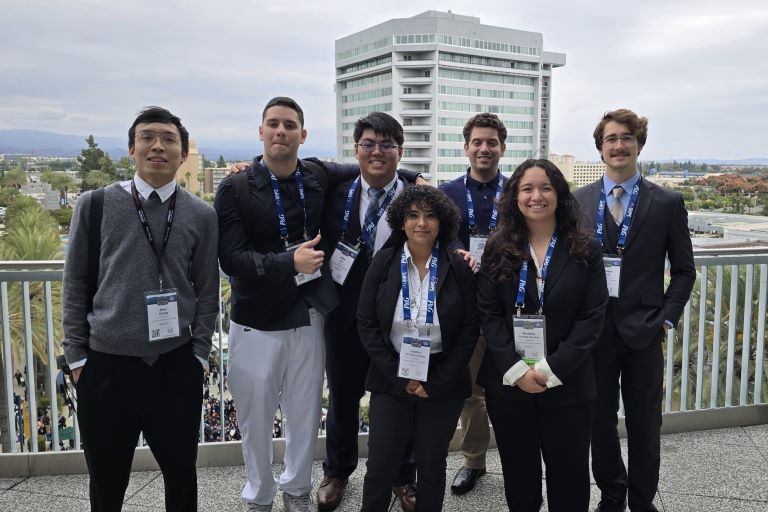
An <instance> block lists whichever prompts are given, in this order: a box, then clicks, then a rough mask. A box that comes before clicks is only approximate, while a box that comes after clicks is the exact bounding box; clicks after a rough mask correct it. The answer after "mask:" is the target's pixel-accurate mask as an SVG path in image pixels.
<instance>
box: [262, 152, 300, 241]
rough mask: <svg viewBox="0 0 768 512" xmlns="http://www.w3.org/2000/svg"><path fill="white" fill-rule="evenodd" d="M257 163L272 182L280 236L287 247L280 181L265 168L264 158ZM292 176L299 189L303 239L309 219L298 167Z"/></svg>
mask: <svg viewBox="0 0 768 512" xmlns="http://www.w3.org/2000/svg"><path fill="white" fill-rule="evenodd" d="M259 164H261V166H262V167H263V168H264V170H265V171H267V172H268V173H269V181H270V183H271V184H272V193H273V195H274V196H275V210H277V222H278V223H279V224H280V238H281V239H282V240H283V243H284V244H285V246H286V247H288V222H287V221H286V218H285V210H283V202H282V200H281V199H280V182H279V181H278V180H277V177H276V176H275V175H274V174H272V171H270V170H269V169H268V168H267V164H265V163H264V160H259ZM293 177H294V179H295V180H296V188H297V189H298V191H299V201H300V202H301V208H302V210H304V240H307V239H308V238H309V237H308V236H307V224H308V223H309V221H308V220H307V205H306V204H305V199H304V179H303V178H302V177H301V171H300V169H299V168H298V167H297V168H296V172H294V173H293Z"/></svg>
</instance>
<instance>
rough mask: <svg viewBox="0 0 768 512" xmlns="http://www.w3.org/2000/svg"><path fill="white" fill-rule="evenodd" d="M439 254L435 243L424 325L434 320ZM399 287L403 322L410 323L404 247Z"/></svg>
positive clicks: (430, 267)
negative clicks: (401, 296) (401, 298)
mask: <svg viewBox="0 0 768 512" xmlns="http://www.w3.org/2000/svg"><path fill="white" fill-rule="evenodd" d="M439 254H440V241H439V240H438V241H436V242H435V247H434V249H432V258H431V259H430V261H429V290H428V292H427V320H426V325H427V326H430V325H433V324H434V320H435V290H436V289H437V257H438V255H439ZM400 286H401V289H402V292H403V321H405V322H410V321H411V294H410V286H409V284H408V259H407V258H406V256H405V246H403V252H402V255H401V256H400Z"/></svg>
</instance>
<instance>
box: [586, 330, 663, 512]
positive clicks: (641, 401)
mask: <svg viewBox="0 0 768 512" xmlns="http://www.w3.org/2000/svg"><path fill="white" fill-rule="evenodd" d="M659 337H660V338H661V335H659ZM592 357H593V358H594V362H595V375H596V378H597V402H596V409H595V425H594V429H593V432H592V473H593V475H594V477H595V482H596V483H597V486H598V487H599V488H600V491H601V493H602V496H603V497H609V498H612V499H614V500H617V501H623V500H624V498H625V496H628V501H629V507H630V509H632V511H633V512H635V511H638V512H639V511H644V510H655V509H654V508H653V498H654V496H655V495H656V491H657V490H658V485H659V466H660V464H661V394H662V380H663V377H664V356H663V354H662V347H661V343H660V342H658V343H656V342H654V343H652V344H651V345H650V346H648V347H646V348H644V349H641V350H632V349H629V348H627V347H624V346H623V344H621V343H618V344H601V345H600V346H599V348H596V349H595V350H594V351H593V352H592ZM619 378H621V396H622V398H623V400H624V414H625V418H624V420H625V424H626V427H627V447H628V448H629V471H627V469H626V467H625V466H624V461H623V460H622V458H621V446H620V444H619V434H618V429H617V425H618V421H619V420H618V409H619Z"/></svg>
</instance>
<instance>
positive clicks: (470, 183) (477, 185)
mask: <svg viewBox="0 0 768 512" xmlns="http://www.w3.org/2000/svg"><path fill="white" fill-rule="evenodd" d="M469 172H470V169H467V188H473V189H478V190H479V189H481V188H483V187H494V188H495V187H496V183H497V180H499V179H501V180H503V179H504V177H503V176H501V169H496V176H495V177H494V178H493V179H492V180H491V181H489V182H488V183H483V182H482V181H477V180H476V179H475V178H473V177H472V175H471V174H470V173H469Z"/></svg>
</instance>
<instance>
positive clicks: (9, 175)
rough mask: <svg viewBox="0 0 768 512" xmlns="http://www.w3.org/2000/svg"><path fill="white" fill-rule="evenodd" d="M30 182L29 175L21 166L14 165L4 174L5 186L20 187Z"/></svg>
mask: <svg viewBox="0 0 768 512" xmlns="http://www.w3.org/2000/svg"><path fill="white" fill-rule="evenodd" d="M27 183H29V177H28V176H27V173H26V172H24V169H22V168H21V167H14V168H13V169H11V170H10V171H8V172H6V173H5V176H3V186H4V187H13V188H15V189H20V188H21V187H22V185H26V184H27Z"/></svg>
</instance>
